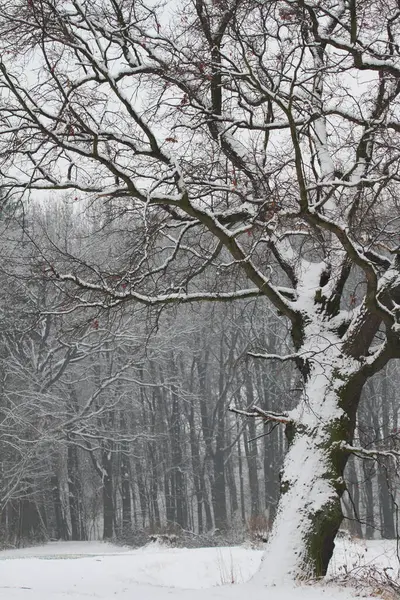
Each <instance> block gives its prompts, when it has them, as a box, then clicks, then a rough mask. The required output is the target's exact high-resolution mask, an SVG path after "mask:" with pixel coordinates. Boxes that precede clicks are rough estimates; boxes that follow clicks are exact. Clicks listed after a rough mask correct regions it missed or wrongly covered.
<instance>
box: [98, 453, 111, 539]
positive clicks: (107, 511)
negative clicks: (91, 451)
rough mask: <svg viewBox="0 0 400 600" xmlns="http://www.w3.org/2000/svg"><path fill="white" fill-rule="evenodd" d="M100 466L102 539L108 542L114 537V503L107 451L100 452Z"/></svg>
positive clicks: (109, 458) (109, 459)
mask: <svg viewBox="0 0 400 600" xmlns="http://www.w3.org/2000/svg"><path fill="white" fill-rule="evenodd" d="M101 464H102V469H103V475H102V479H103V539H104V540H109V539H111V538H112V537H113V535H114V502H113V483H112V465H111V454H110V452H109V450H108V449H104V450H102V453H101Z"/></svg>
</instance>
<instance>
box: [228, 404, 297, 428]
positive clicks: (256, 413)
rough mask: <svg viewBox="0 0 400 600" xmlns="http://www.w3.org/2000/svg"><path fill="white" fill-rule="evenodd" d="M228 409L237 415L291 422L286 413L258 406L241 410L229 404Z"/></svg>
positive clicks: (285, 423)
mask: <svg viewBox="0 0 400 600" xmlns="http://www.w3.org/2000/svg"><path fill="white" fill-rule="evenodd" d="M229 410H230V411H231V412H233V413H235V414H237V415H242V416H243V417H260V418H261V419H264V421H274V422H275V423H282V424H283V425H288V424H289V423H293V420H292V419H291V418H290V417H289V415H288V413H276V412H273V411H267V410H263V409H262V408H260V407H259V406H253V408H252V409H251V410H242V409H241V408H236V407H235V406H233V405H231V406H230V407H229Z"/></svg>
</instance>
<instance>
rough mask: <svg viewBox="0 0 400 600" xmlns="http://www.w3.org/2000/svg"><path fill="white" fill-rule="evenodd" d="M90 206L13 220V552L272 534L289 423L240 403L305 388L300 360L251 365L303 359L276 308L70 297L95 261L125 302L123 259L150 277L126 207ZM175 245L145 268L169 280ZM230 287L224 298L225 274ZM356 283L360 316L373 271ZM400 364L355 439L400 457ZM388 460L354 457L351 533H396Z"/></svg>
mask: <svg viewBox="0 0 400 600" xmlns="http://www.w3.org/2000/svg"><path fill="white" fill-rule="evenodd" d="M76 200H77V199H76V198H67V197H66V198H65V199H64V202H62V203H58V204H57V205H56V206H54V205H53V208H52V210H51V211H45V210H44V209H43V208H42V207H41V206H40V205H37V203H36V204H34V205H31V207H30V208H28V210H27V211H26V212H25V213H24V214H21V213H20V212H19V209H16V210H15V211H10V210H9V212H8V214H3V215H2V231H1V242H0V244H1V250H0V252H1V255H2V263H1V272H0V278H1V284H0V514H1V517H0V545H1V546H7V545H20V544H25V543H29V542H32V541H35V540H41V539H65V540H71V539H72V540H85V539H102V538H104V539H110V538H114V539H116V538H117V539H120V540H122V541H124V542H128V543H132V544H135V545H140V544H143V543H145V542H146V541H148V540H149V539H151V538H152V539H154V536H157V535H169V536H171V535H172V534H173V535H174V536H175V535H177V536H178V538H182V540H183V543H184V544H185V545H189V544H192V545H201V544H207V545H210V544H219V543H227V542H230V541H231V542H237V541H239V540H241V539H243V538H245V537H250V538H252V539H253V540H255V541H259V540H263V539H265V538H266V537H267V535H268V530H269V527H270V525H271V521H272V518H273V516H274V512H275V508H276V505H277V499H278V493H279V474H280V468H281V466H282V462H283V455H284V452H285V449H286V439H285V433H284V429H283V428H281V427H277V426H276V425H277V424H274V423H271V422H266V423H265V424H264V423H263V422H261V420H258V419H251V418H250V419H246V418H242V417H240V416H238V415H236V414H234V413H232V412H230V411H229V407H230V406H231V405H234V406H235V407H238V408H242V409H245V408H247V407H249V406H252V405H254V404H257V405H258V406H260V407H261V408H264V409H266V410H268V411H274V410H289V409H291V408H292V407H293V406H294V405H295V404H296V401H297V400H298V398H299V394H300V393H301V391H302V387H301V386H302V382H301V380H300V378H299V375H298V373H297V372H296V370H295V369H294V367H293V364H292V363H291V362H289V361H288V362H285V361H265V360H262V359H260V358H257V357H254V356H251V355H249V354H248V353H249V351H250V352H253V353H257V352H259V351H261V350H262V351H263V352H268V353H272V354H282V355H285V354H287V353H288V351H289V352H290V349H291V342H290V338H289V337H288V331H287V327H286V325H285V323H284V321H283V320H281V319H280V318H279V317H277V316H276V314H274V313H273V312H272V310H270V309H269V308H268V304H267V301H266V300H264V299H262V298H259V299H254V300H252V299H250V300H249V299H247V300H245V301H244V300H242V301H240V300H237V301H236V302H234V303H229V302H227V303H225V302H222V303H201V304H188V305H185V304H180V305H174V306H172V307H168V305H166V306H163V307H162V308H160V307H158V308H151V307H148V306H143V307H140V305H137V304H135V305H132V304H130V305H127V306H126V307H125V306H124V304H121V305H120V306H119V307H118V308H115V309H113V310H104V309H102V308H99V307H98V306H97V305H96V303H95V302H93V307H92V308H90V306H88V303H87V302H86V303H85V305H84V306H82V308H81V309H79V305H78V306H77V304H76V297H75V295H74V289H73V288H72V287H71V290H70V293H69V292H68V288H66V287H65V285H64V286H63V287H62V288H61V286H58V284H57V279H56V278H55V277H54V272H55V265H57V270H58V269H60V268H62V270H63V272H68V268H69V266H71V264H72V262H71V261H70V257H71V255H73V256H74V257H75V258H74V266H75V267H74V268H76V256H77V255H78V256H80V257H81V261H82V262H81V265H82V269H87V268H88V267H87V265H88V264H90V265H97V267H98V269H99V270H101V272H102V273H103V277H107V273H110V275H109V281H108V284H109V285H113V286H114V287H115V289H117V290H118V289H125V288H126V286H127V285H129V284H128V283H127V282H126V281H125V280H124V278H123V276H119V275H118V264H119V263H120V262H121V263H122V262H123V263H124V264H126V262H127V261H129V263H130V264H131V265H132V268H134V267H135V265H137V264H139V263H140V261H141V260H143V257H142V258H141V259H140V260H139V257H138V255H135V239H136V236H138V231H137V225H136V224H135V220H134V218H133V217H131V216H130V214H129V211H128V210H126V214H121V211H120V210H119V214H118V221H116V219H114V216H115V215H114V213H113V210H114V209H113V207H112V206H111V204H110V203H108V204H104V205H103V206H101V207H100V208H99V205H98V204H97V206H96V209H94V208H93V207H87V206H85V207H83V206H81V205H80V203H79V202H77V201H76ZM83 208H84V209H83ZM116 223H118V227H117V226H116ZM121 224H123V227H122V225H121ZM127 242H129V243H127ZM126 248H129V252H130V255H129V256H127V254H126ZM165 250H166V247H164V248H163V247H158V248H153V254H152V257H151V259H146V260H148V261H150V262H151V264H149V263H147V268H148V269H149V268H152V269H153V272H154V275H153V277H154V278H157V277H159V276H161V275H162V274H163V273H164V271H163V255H164V252H165ZM51 257H52V258H51ZM52 261H53V262H52ZM91 268H96V267H91ZM181 268H182V272H184V271H185V268H186V266H185V264H184V261H183V260H182V264H181ZM175 273H176V277H177V281H178V280H179V269H177V268H175ZM164 275H165V273H164ZM230 276H232V274H231V275H230ZM238 276H239V275H238ZM204 277H205V278H206V277H210V275H209V274H207V275H204ZM216 280H217V281H218V282H219V285H220V286H221V289H223V285H224V281H223V277H222V276H219V277H218V278H216ZM177 281H175V282H172V281H171V287H172V286H176V285H177ZM283 284H284V281H283ZM348 287H349V292H348V302H349V307H350V310H351V307H352V305H354V304H355V296H356V295H357V290H358V289H359V288H360V283H359V281H358V278H357V274H356V273H354V274H353V276H352V277H351V278H350V282H349V284H348ZM361 287H362V286H361ZM111 308H112V307H111ZM398 367H399V365H398V361H392V362H391V363H390V364H389V366H388V367H386V368H385V369H384V370H383V371H382V372H381V373H379V374H378V375H376V376H374V377H373V378H372V379H371V380H370V381H369V382H368V384H367V385H366V387H365V389H364V392H363V396H364V397H363V401H362V403H361V406H360V409H359V413H358V419H357V432H356V439H357V440H358V442H359V443H358V444H356V445H362V446H363V447H364V448H367V449H370V450H374V449H379V450H387V449H388V450H389V449H390V450H393V449H396V447H398V442H399V440H400V425H399V423H398V418H399V415H398V412H399V402H398V388H399V385H400V370H399V368H398ZM387 460H388V462H386V461H385V458H384V457H382V456H381V457H380V458H379V460H377V461H376V460H368V459H366V458H365V457H364V458H363V459H361V458H357V457H352V458H351V459H350V461H349V463H348V466H347V470H346V485H347V492H346V493H345V495H344V499H343V502H344V507H345V514H346V515H347V520H346V521H345V522H344V527H346V528H347V529H348V530H349V531H350V532H351V534H354V535H357V536H359V537H364V536H365V537H367V538H372V537H380V536H382V537H384V538H393V537H395V536H396V532H397V524H398V478H397V473H396V472H395V469H394V466H393V465H394V463H393V461H392V460H391V459H390V458H388V459H387Z"/></svg>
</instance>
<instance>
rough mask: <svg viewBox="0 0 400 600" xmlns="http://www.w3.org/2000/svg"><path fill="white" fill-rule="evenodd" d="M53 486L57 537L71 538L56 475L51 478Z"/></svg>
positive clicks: (62, 538) (59, 538) (61, 538)
mask: <svg viewBox="0 0 400 600" xmlns="http://www.w3.org/2000/svg"><path fill="white" fill-rule="evenodd" d="M51 488H52V494H53V504H54V516H55V526H56V527H55V533H56V538H57V539H58V540H69V531H68V524H67V522H66V519H65V515H64V509H63V504H62V499H61V490H60V485H59V481H58V478H57V477H56V476H55V475H54V476H53V477H52V478H51Z"/></svg>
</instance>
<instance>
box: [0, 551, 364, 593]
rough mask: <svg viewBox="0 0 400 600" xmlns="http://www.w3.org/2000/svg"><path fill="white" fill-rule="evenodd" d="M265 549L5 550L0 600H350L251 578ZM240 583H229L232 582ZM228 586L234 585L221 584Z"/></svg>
mask: <svg viewBox="0 0 400 600" xmlns="http://www.w3.org/2000/svg"><path fill="white" fill-rule="evenodd" d="M261 556H262V552H261V551H257V550H249V549H246V548H241V547H235V548H200V549H196V550H185V549H164V548H158V547H152V548H144V549H140V550H129V549H126V548H120V547H117V546H113V545H111V544H103V543H99V542H55V543H50V544H47V545H45V546H40V547H36V548H27V549H21V550H11V551H3V552H0V599H1V600H88V599H90V598H92V599H101V600H112V599H114V598H118V600H246V597H251V600H265V598H266V597H268V600H333V599H335V600H350V599H351V598H353V597H354V596H352V594H351V592H350V591H349V590H338V589H335V588H333V587H330V586H327V587H319V586H316V587H312V588H311V587H297V588H284V587H283V588H281V587H279V588H278V587H276V588H270V589H268V592H267V593H266V590H265V588H263V587H261V586H259V585H257V583H256V581H249V582H248V583H242V582H245V581H248V580H249V579H250V578H251V576H252V575H253V574H254V573H255V572H256V571H257V568H258V566H259V564H260V560H261ZM232 580H233V581H234V582H235V583H238V584H239V585H230V584H231V581H232ZM222 584H228V585H222Z"/></svg>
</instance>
